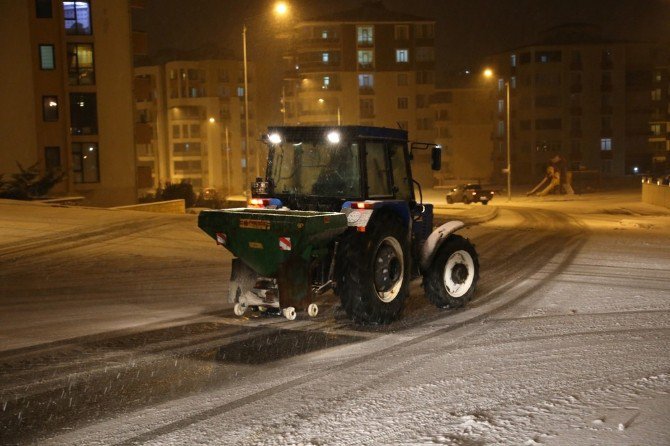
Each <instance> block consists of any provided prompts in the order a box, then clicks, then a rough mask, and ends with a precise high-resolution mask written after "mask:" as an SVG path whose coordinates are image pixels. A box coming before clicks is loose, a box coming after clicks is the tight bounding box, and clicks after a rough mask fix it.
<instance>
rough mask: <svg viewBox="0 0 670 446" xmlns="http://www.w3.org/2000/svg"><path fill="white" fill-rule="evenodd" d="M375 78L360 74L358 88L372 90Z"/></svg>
mask: <svg viewBox="0 0 670 446" xmlns="http://www.w3.org/2000/svg"><path fill="white" fill-rule="evenodd" d="M373 83H374V80H373V77H372V75H371V74H359V75H358V86H359V87H360V88H372V87H373Z"/></svg>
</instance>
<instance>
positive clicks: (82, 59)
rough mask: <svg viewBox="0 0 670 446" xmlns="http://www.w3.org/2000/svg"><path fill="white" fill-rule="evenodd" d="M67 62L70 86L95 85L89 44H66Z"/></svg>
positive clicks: (91, 49)
mask: <svg viewBox="0 0 670 446" xmlns="http://www.w3.org/2000/svg"><path fill="white" fill-rule="evenodd" d="M67 60H68V75H69V77H68V79H69V84H70V85H93V84H95V72H94V70H93V45H91V44H90V43H68V44H67Z"/></svg>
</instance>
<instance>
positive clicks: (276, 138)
mask: <svg viewBox="0 0 670 446" xmlns="http://www.w3.org/2000/svg"><path fill="white" fill-rule="evenodd" d="M268 141H270V142H271V143H272V144H280V143H281V135H280V134H279V133H271V134H270V135H269V136H268Z"/></svg>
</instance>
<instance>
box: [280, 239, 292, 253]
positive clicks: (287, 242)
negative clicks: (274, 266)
mask: <svg viewBox="0 0 670 446" xmlns="http://www.w3.org/2000/svg"><path fill="white" fill-rule="evenodd" d="M279 249H281V250H282V251H290V250H291V238H290V237H279Z"/></svg>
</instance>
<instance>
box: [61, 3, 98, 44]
mask: <svg viewBox="0 0 670 446" xmlns="http://www.w3.org/2000/svg"><path fill="white" fill-rule="evenodd" d="M63 17H65V34H69V35H86V36H88V35H90V34H91V5H90V2H89V0H78V1H75V2H72V1H70V2H63Z"/></svg>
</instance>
